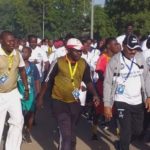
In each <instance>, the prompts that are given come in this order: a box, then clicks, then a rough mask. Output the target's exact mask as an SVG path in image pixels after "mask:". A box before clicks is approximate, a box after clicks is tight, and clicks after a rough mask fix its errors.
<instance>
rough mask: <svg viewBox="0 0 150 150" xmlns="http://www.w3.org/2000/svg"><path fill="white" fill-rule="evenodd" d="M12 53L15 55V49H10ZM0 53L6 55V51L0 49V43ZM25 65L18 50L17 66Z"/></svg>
mask: <svg viewBox="0 0 150 150" xmlns="http://www.w3.org/2000/svg"><path fill="white" fill-rule="evenodd" d="M12 54H13V55H14V56H15V55H16V50H15V49H14V50H13V51H12ZM0 55H6V53H5V52H4V50H2V48H1V45H0ZM24 66H25V62H24V60H23V58H22V55H21V54H20V52H19V66H18V67H24Z"/></svg>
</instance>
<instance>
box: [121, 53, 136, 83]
mask: <svg viewBox="0 0 150 150" xmlns="http://www.w3.org/2000/svg"><path fill="white" fill-rule="evenodd" d="M122 59H123V61H124V63H125V65H126V67H127V68H128V70H129V72H128V74H127V76H126V77H125V79H124V82H126V81H127V79H128V78H129V76H130V74H131V70H132V68H133V63H134V58H133V59H132V60H131V65H130V66H128V65H127V64H126V62H125V59H124V56H123V55H122Z"/></svg>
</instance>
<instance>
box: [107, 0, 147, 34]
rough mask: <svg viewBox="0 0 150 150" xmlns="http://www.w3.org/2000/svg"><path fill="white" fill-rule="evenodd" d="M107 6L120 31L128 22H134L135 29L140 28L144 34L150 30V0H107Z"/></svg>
mask: <svg viewBox="0 0 150 150" xmlns="http://www.w3.org/2000/svg"><path fill="white" fill-rule="evenodd" d="M105 8H106V10H107V12H108V14H109V17H111V18H112V20H113V23H114V24H115V27H116V29H117V30H118V33H121V32H123V30H124V25H125V24H126V23H127V22H133V24H134V26H135V30H140V31H141V33H142V34H147V32H149V27H150V17H149V16H150V11H149V8H150V1H149V0H142V1H139V0H106V4H105Z"/></svg>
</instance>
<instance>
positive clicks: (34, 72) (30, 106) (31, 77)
mask: <svg viewBox="0 0 150 150" xmlns="http://www.w3.org/2000/svg"><path fill="white" fill-rule="evenodd" d="M26 74H27V80H28V86H29V99H28V100H24V99H23V96H24V84H23V82H22V79H21V77H20V75H19V76H18V90H19V92H20V94H21V95H22V101H21V103H22V109H23V110H26V111H33V110H34V108H35V96H36V91H35V81H36V80H39V79H40V75H39V72H38V69H37V67H36V65H35V64H33V63H29V66H28V67H26Z"/></svg>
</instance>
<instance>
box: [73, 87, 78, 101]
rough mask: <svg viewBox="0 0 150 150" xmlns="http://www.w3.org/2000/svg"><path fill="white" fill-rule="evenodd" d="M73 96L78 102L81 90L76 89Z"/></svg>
mask: <svg viewBox="0 0 150 150" xmlns="http://www.w3.org/2000/svg"><path fill="white" fill-rule="evenodd" d="M72 95H73V97H74V98H75V99H76V100H78V99H79V96H80V93H79V90H78V89H74V90H73V91H72Z"/></svg>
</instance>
